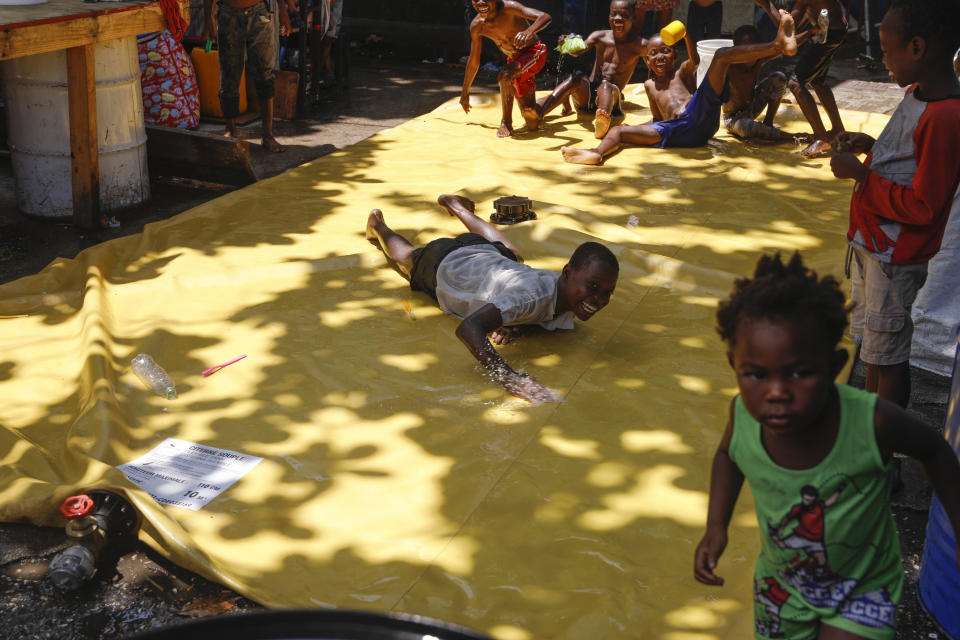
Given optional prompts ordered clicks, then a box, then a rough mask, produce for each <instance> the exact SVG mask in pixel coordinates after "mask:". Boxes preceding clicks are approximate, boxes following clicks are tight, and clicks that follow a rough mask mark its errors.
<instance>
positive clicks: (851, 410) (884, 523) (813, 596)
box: [729, 384, 903, 627]
mask: <svg viewBox="0 0 960 640" xmlns="http://www.w3.org/2000/svg"><path fill="white" fill-rule="evenodd" d="M837 391H838V393H839V395H840V411H841V418H840V428H839V430H838V433H837V440H836V443H835V444H834V446H833V448H832V449H831V450H830V452H829V453H828V454H827V455H826V457H825V458H824V459H823V460H822V461H821V462H820V463H819V464H818V465H816V466H815V467H813V468H811V469H803V470H792V469H785V468H783V467H781V466H779V465H778V464H776V463H775V462H774V461H773V460H772V459H771V458H770V456H769V455H768V454H767V451H766V449H765V448H764V446H763V442H762V441H761V437H760V434H761V426H760V424H759V423H758V422H757V421H756V420H754V419H753V417H752V416H750V414H749V413H747V410H746V408H745V407H744V405H743V400H742V398H740V397H738V398H737V399H736V403H735V409H734V430H733V436H732V438H731V441H730V450H729V455H730V458H731V459H732V460H733V461H734V462H735V463H736V465H737V467H739V468H740V470H741V471H742V472H743V474H744V476H745V477H746V479H747V481H748V482H749V484H750V488H751V491H752V492H753V498H754V505H755V508H756V512H757V521H758V524H759V526H760V537H761V540H762V546H761V551H760V556H759V558H758V559H757V562H756V567H755V574H754V580H755V590H762V589H764V588H765V587H764V585H770V586H771V588H773V589H778V590H775V591H774V592H772V595H770V596H769V597H768V598H767V599H765V600H764V602H768V601H769V600H770V599H771V598H773V599H774V600H776V601H778V602H779V601H780V600H782V601H787V600H790V602H791V608H793V607H800V608H804V607H805V608H808V609H809V608H813V609H815V610H817V612H818V615H829V612H830V611H833V612H836V613H839V615H842V616H843V617H845V618H849V619H852V620H855V621H857V622H859V623H861V624H866V625H868V626H876V627H882V626H887V625H891V626H892V624H893V620H894V617H895V611H896V604H897V602H899V600H900V595H901V592H902V589H903V569H902V567H901V564H900V545H899V541H898V538H897V530H896V527H895V525H894V522H893V516H892V515H891V512H890V492H891V487H892V473H891V467H890V465H884V463H883V460H882V458H881V454H880V449H879V447H878V446H877V438H876V434H875V432H874V409H875V406H876V396H875V395H874V394H872V393H867V392H865V391H861V390H859V389H854V388H852V387H849V386H847V385H843V384H838V385H837ZM774 582H775V583H776V585H774ZM758 592H759V591H758ZM777 594H779V596H780V597H779V598H774V596H775V595H777ZM758 600H759V598H758Z"/></svg>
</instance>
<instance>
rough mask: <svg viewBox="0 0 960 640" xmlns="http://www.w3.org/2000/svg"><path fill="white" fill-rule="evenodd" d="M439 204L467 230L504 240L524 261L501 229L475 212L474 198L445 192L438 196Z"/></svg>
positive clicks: (496, 239) (492, 239) (494, 240)
mask: <svg viewBox="0 0 960 640" xmlns="http://www.w3.org/2000/svg"><path fill="white" fill-rule="evenodd" d="M437 204H439V205H440V206H441V207H443V208H444V209H446V210H447V213H449V214H450V215H451V216H453V217H454V218H457V219H458V220H460V222H462V223H463V226H465V227H466V228H467V231H469V232H471V233H476V234H478V235H481V236H483V237H484V238H486V239H487V240H489V241H490V242H502V243H503V245H504V246H505V247H506V248H507V249H510V251H513V252H514V253H515V254H516V255H517V258H518V262H523V258H521V257H520V252H519V251H517V248H516V247H515V246H513V243H512V242H510V241H509V240H508V239H507V237H506V236H505V235H503V234H502V233H501V232H500V229H497V228H496V227H495V226H493V225H492V224H490V223H489V222H487V221H486V220H484V219H483V218H480V217H478V216H477V215H476V214H475V213H474V209H475V207H474V203H473V200H470V199H469V198H464V197H463V196H457V195H450V194H446V193H445V194H442V195H441V196H439V197H438V198H437Z"/></svg>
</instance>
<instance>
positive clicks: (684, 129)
mask: <svg viewBox="0 0 960 640" xmlns="http://www.w3.org/2000/svg"><path fill="white" fill-rule="evenodd" d="M729 99H730V83H729V81H728V82H727V83H726V84H724V85H723V94H722V95H719V96H718V95H717V92H716V91H714V90H713V85H711V84H710V81H709V80H708V79H707V78H704V80H703V82H701V83H700V86H699V87H697V90H696V91H695V92H694V94H693V96H691V97H690V102H688V103H687V107H686V108H685V109H684V110H683V113H682V114H680V116H679V117H677V118H674V119H673V120H661V121H659V122H651V123H650V126H651V127H653V128H654V129H656V130H657V132H659V133H660V142H658V143H657V144H656V145H654V146H657V147H660V148H661V149H662V148H664V147H702V146H703V145H705V144H707V140H709V139H710V138H712V137H713V134H715V133H716V132H717V129H719V128H720V109H721V107H722V106H723V103H724V102H726V101H727V100H729Z"/></svg>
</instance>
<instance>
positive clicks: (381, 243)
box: [366, 194, 523, 279]
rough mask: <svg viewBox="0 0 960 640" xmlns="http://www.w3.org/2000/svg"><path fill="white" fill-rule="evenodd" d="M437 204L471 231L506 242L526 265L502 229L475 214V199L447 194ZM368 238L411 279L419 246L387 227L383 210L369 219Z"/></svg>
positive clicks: (519, 260) (374, 210) (372, 214)
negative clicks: (415, 250) (416, 246)
mask: <svg viewBox="0 0 960 640" xmlns="http://www.w3.org/2000/svg"><path fill="white" fill-rule="evenodd" d="M437 203H438V204H439V205H440V206H441V207H443V208H444V209H446V210H447V212H448V213H449V214H450V215H451V216H453V217H454V218H457V219H458V220H460V222H462V223H463V226H465V227H466V228H467V230H468V231H470V232H471V233H476V234H479V235H481V236H483V237H484V238H486V239H487V240H489V241H490V242H502V243H503V244H504V246H506V247H507V248H508V249H510V250H511V251H513V252H514V253H515V254H516V255H517V258H518V262H523V258H521V257H520V252H519V251H517V248H516V247H515V246H513V243H512V242H510V241H509V240H508V239H507V237H506V236H505V235H503V234H502V233H501V232H500V230H499V229H497V228H496V227H495V226H493V225H492V224H490V223H489V222H487V221H486V220H484V219H482V218H479V217H478V216H477V215H476V214H475V213H474V212H473V211H474V204H473V201H472V200H470V199H469V198H464V197H463V196H457V195H448V194H444V195H441V196H440V197H438V198H437ZM366 237H367V241H368V242H370V244H372V245H373V246H375V247H376V248H378V249H380V250H381V251H383V253H384V254H385V255H386V256H387V258H389V259H390V260H392V261H393V262H394V263H396V265H397V267H398V268H399V269H400V272H401V273H402V274H403V275H404V277H406V278H407V279H409V278H410V272H411V271H412V269H413V260H412V254H413V251H414V249H415V247H414V246H413V245H412V244H411V243H410V241H409V240H407V239H406V238H404V237H403V236H402V235H400V234H399V233H397V232H396V231H394V230H393V229H391V228H390V227H388V226H387V223H386V222H385V221H384V219H383V212H382V211H380V209H373V210H372V211H371V212H370V215H369V216H367V229H366Z"/></svg>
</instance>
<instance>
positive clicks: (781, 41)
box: [773, 9, 797, 56]
mask: <svg viewBox="0 0 960 640" xmlns="http://www.w3.org/2000/svg"><path fill="white" fill-rule="evenodd" d="M793 32H794V25H793V16H791V15H790V14H789V13H787V12H786V11H784V10H783V9H780V28H779V29H778V30H777V37H776V38H775V39H774V41H773V43H774V45H775V46H776V48H777V51H779V52H780V53H782V54H784V55H787V56H792V55H794V54H795V53H796V52H797V38H796V36H795V35H794V33H793Z"/></svg>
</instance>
